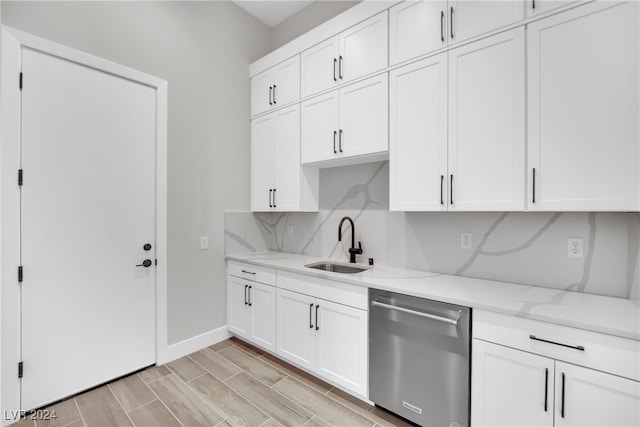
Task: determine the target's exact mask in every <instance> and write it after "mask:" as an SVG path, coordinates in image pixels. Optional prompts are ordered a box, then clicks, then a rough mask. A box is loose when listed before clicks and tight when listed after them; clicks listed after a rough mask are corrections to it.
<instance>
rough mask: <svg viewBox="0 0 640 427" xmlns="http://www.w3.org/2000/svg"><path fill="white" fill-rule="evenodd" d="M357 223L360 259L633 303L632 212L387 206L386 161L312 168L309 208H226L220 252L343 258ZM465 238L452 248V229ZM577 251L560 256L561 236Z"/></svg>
mask: <svg viewBox="0 0 640 427" xmlns="http://www.w3.org/2000/svg"><path fill="white" fill-rule="evenodd" d="M344 216H350V217H351V218H352V219H353V220H354V222H355V229H356V234H355V236H356V244H357V242H358V241H361V242H362V248H363V251H364V253H363V254H362V255H360V256H358V262H364V263H366V262H367V260H368V258H373V259H374V262H375V263H379V264H386V265H390V266H395V267H402V268H410V269H416V270H425V271H433V272H438V273H446V274H454V275H459V276H466V277H476V278H483V279H491V280H499V281H506V282H514V283H521V284H526V285H535V286H543V287H548V288H555V289H566V290H573V291H578V292H587V293H593V294H599V295H608V296H614V297H621V298H630V299H634V300H639V299H640V272H639V271H638V270H639V267H640V214H638V213H618V212H615V213H604V212H603V213H593V212H585V213H582V212H580V213H578V212H556V213H553V212H549V213H542V212H532V213H524V212H464V213H463V212H407V213H405V212H389V170H388V163H387V162H381V163H369V164H362V165H355V166H347V167H340V168H332V169H323V170H321V171H320V211H319V212H317V213H256V214H254V213H251V212H227V213H226V214H225V250H226V253H227V254H242V253H247V252H262V251H268V250H272V251H282V252H290V253H300V254H308V255H313V256H318V257H323V258H329V259H333V260H340V261H348V259H349V256H348V252H347V249H348V247H349V246H350V243H351V230H350V227H349V226H348V225H345V228H344V235H343V237H344V238H343V241H342V242H338V223H339V222H340V219H341V218H342V217H344ZM462 232H469V233H472V236H473V247H472V249H462V248H461V247H460V233H462ZM570 237H579V238H583V239H584V257H583V258H569V257H568V256H567V249H568V247H567V246H568V242H567V240H568V238H570Z"/></svg>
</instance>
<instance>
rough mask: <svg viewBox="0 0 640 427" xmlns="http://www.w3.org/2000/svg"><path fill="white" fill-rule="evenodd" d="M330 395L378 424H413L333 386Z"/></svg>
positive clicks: (401, 425)
mask: <svg viewBox="0 0 640 427" xmlns="http://www.w3.org/2000/svg"><path fill="white" fill-rule="evenodd" d="M326 395H327V396H328V397H330V398H332V399H334V400H336V401H338V402H339V403H341V404H342V405H344V406H346V407H347V408H349V409H351V410H352V411H354V412H357V413H358V414H360V415H362V416H363V417H366V418H368V419H370V420H372V421H373V422H375V423H376V424H378V425H380V426H382V427H390V426H398V427H411V424H409V423H407V422H406V421H403V420H402V419H400V418H398V417H396V416H394V415H393V414H390V413H389V412H387V411H383V410H382V409H380V408H376V407H375V406H373V405H369V404H368V403H367V402H363V401H362V400H360V399H358V398H356V397H354V396H352V395H350V394H349V393H346V392H344V391H342V390H340V389H338V388H333V389H332V390H331V391H330V392H329V393H327V394H326Z"/></svg>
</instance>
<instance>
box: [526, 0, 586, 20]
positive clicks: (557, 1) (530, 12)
mask: <svg viewBox="0 0 640 427" xmlns="http://www.w3.org/2000/svg"><path fill="white" fill-rule="evenodd" d="M571 3H576V1H575V0H525V2H524V7H525V9H526V10H527V16H529V17H530V16H535V15H540V14H541V13H545V12H549V11H550V10H553V9H558V8H559V7H562V6H566V5H568V4H571Z"/></svg>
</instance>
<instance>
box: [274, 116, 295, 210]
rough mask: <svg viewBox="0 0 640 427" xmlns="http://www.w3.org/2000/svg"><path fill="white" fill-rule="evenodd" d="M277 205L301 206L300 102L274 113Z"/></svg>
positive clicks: (283, 206)
mask: <svg viewBox="0 0 640 427" xmlns="http://www.w3.org/2000/svg"><path fill="white" fill-rule="evenodd" d="M274 115H275V139H274V143H273V145H274V156H273V162H274V168H273V174H274V187H273V188H274V190H275V195H274V199H273V202H274V207H275V210H278V211H297V210H300V205H301V200H300V182H301V177H300V106H299V105H298V104H296V105H295V106H293V107H291V108H285V109H283V110H279V111H277V112H275V113H274Z"/></svg>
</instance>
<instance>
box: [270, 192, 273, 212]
mask: <svg viewBox="0 0 640 427" xmlns="http://www.w3.org/2000/svg"><path fill="white" fill-rule="evenodd" d="M271 197H273V189H271V188H270V189H269V207H270V208H272V207H273V203H271Z"/></svg>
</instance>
